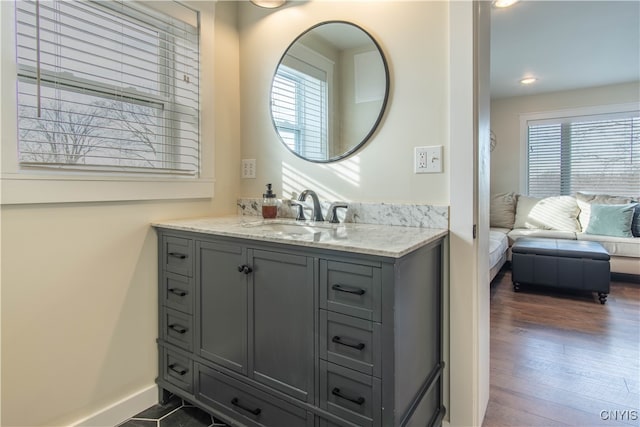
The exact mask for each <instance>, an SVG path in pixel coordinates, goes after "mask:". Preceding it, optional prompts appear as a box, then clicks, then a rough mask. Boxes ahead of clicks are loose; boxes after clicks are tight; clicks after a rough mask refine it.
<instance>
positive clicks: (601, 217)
mask: <svg viewBox="0 0 640 427" xmlns="http://www.w3.org/2000/svg"><path fill="white" fill-rule="evenodd" d="M635 207H636V203H628V204H625V205H591V218H590V219H589V225H588V226H587V229H586V230H585V233H586V234H600V235H603V236H615V237H633V234H631V221H632V220H633V211H634V208H635Z"/></svg>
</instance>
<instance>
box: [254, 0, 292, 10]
mask: <svg viewBox="0 0 640 427" xmlns="http://www.w3.org/2000/svg"><path fill="white" fill-rule="evenodd" d="M251 3H253V4H255V5H256V6H260V7H264V8H267V9H275V8H276V7H280V6H282V5H283V4H285V3H286V0H251Z"/></svg>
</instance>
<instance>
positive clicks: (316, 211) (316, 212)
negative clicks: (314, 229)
mask: <svg viewBox="0 0 640 427" xmlns="http://www.w3.org/2000/svg"><path fill="white" fill-rule="evenodd" d="M307 196H311V200H312V201H313V220H314V221H324V218H323V217H322V208H320V200H318V195H317V194H316V193H315V191H312V190H304V191H303V192H302V193H300V196H298V200H297V201H298V202H304V201H305V200H306V199H307ZM292 204H293V205H297V206H298V216H297V217H296V219H297V220H304V219H305V217H304V209H303V208H304V206H303V203H295V202H294V201H292Z"/></svg>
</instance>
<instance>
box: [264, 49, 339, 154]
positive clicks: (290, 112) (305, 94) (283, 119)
mask: <svg viewBox="0 0 640 427" xmlns="http://www.w3.org/2000/svg"><path fill="white" fill-rule="evenodd" d="M294 61H295V62H298V63H299V64H298V67H297V68H299V69H295V68H292V67H288V66H286V65H283V64H281V65H280V66H279V67H278V71H277V72H276V76H275V78H274V81H273V89H272V106H271V107H272V108H271V111H272V113H273V119H274V122H275V126H276V129H277V130H278V133H279V134H280V136H281V137H282V140H283V141H284V143H285V144H286V145H287V146H289V148H291V149H292V150H293V151H294V152H296V153H298V154H300V155H301V156H303V157H306V158H307V159H311V160H327V159H328V158H329V151H328V141H327V128H328V126H327V118H328V113H327V81H326V76H325V73H324V72H323V71H322V70H320V69H317V68H315V67H313V66H311V65H309V64H305V63H303V62H302V61H297V60H295V59H294V58H289V59H288V62H290V63H291V62H294Z"/></svg>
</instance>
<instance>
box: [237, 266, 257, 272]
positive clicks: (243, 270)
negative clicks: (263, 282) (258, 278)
mask: <svg viewBox="0 0 640 427" xmlns="http://www.w3.org/2000/svg"><path fill="white" fill-rule="evenodd" d="M238 271H239V272H240V273H244V274H249V273H251V272H252V271H253V269H252V268H251V267H249V266H248V265H246V264H245V265H239V266H238Z"/></svg>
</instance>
